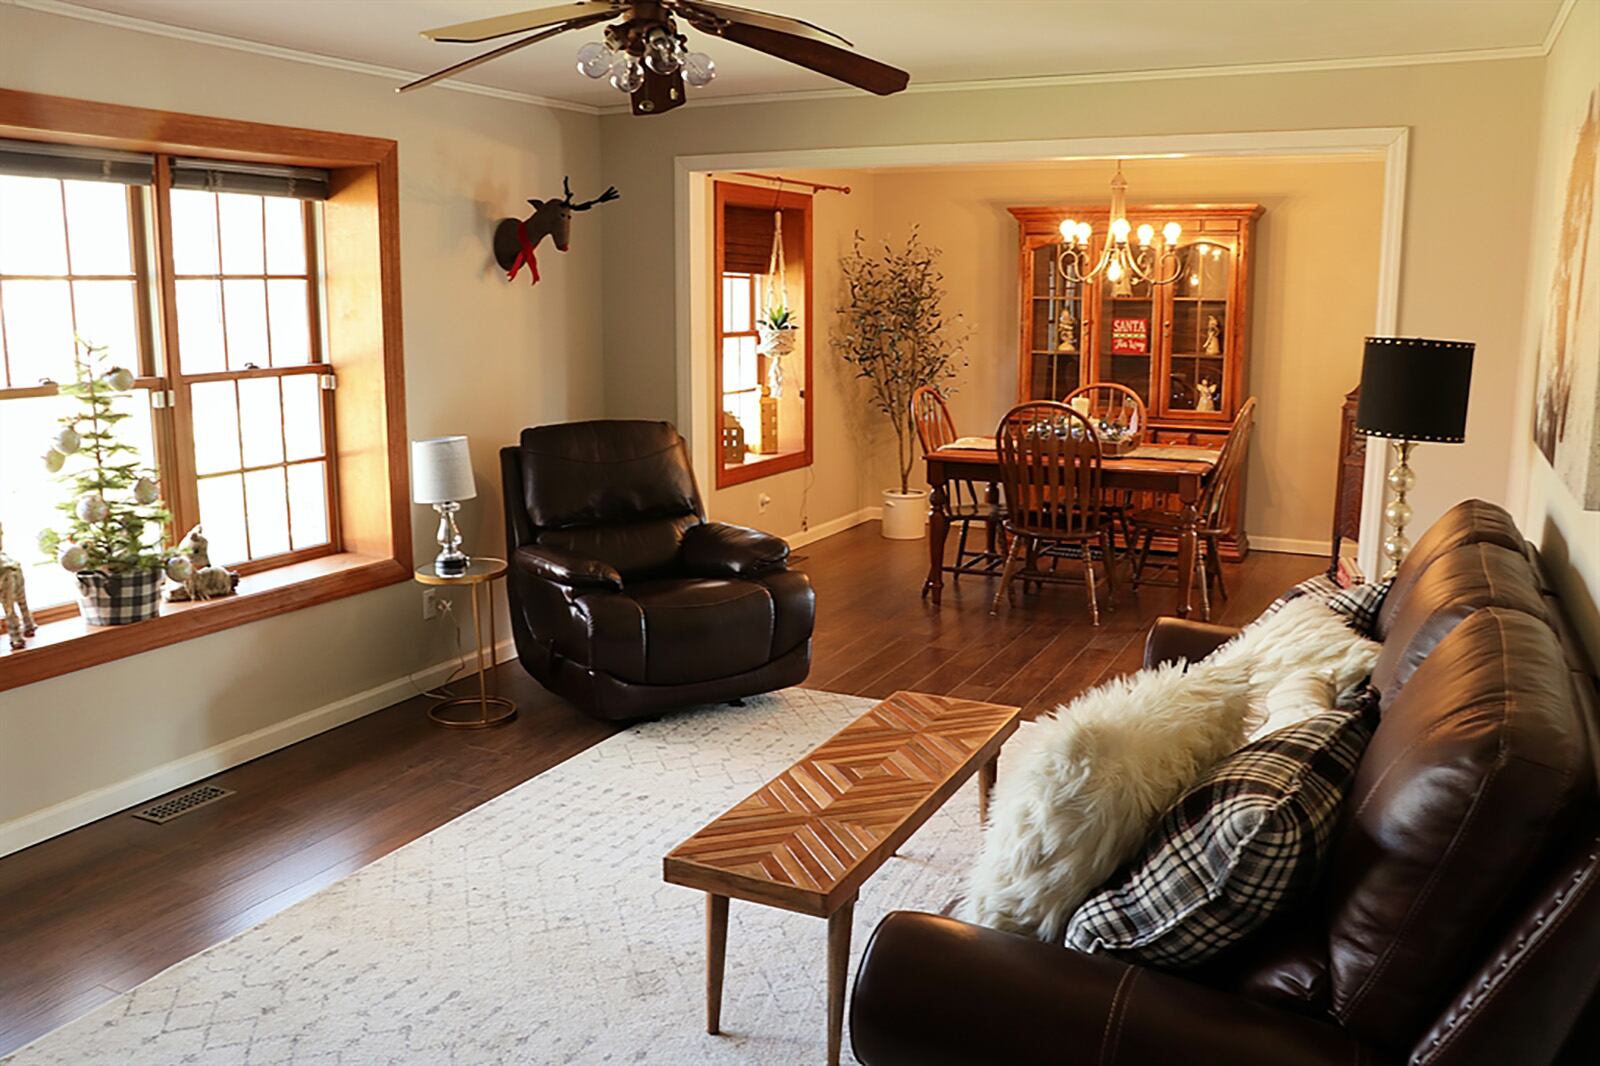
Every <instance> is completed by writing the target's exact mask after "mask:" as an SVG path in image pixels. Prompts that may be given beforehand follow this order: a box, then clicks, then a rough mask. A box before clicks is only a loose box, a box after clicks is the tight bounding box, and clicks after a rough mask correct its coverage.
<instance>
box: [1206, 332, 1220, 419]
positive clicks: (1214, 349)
mask: <svg viewBox="0 0 1600 1066" xmlns="http://www.w3.org/2000/svg"><path fill="white" fill-rule="evenodd" d="M1202 351H1204V352H1205V353H1206V354H1207V355H1221V354H1222V326H1221V324H1220V323H1218V322H1217V316H1216V315H1207V316H1206V343H1205V347H1204V348H1203V349H1202ZM1208 410H1209V408H1208Z"/></svg>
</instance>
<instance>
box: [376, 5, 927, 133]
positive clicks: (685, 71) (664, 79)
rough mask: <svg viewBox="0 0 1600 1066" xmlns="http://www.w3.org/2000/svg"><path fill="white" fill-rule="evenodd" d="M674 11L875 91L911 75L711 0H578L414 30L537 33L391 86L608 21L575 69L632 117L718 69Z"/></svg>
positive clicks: (779, 20)
mask: <svg viewBox="0 0 1600 1066" xmlns="http://www.w3.org/2000/svg"><path fill="white" fill-rule="evenodd" d="M679 19H681V20H683V22H684V23H685V24H687V25H688V26H690V27H692V28H694V29H696V30H699V31H700V32H701V33H707V34H710V35H712V36H714V37H721V38H723V39H724V40H728V41H733V42H734V43H735V44H742V45H744V46H745V47H746V48H754V49H755V50H756V51H758V52H765V53H767V54H768V55H770V56H776V57H778V58H779V59H783V60H786V61H788V62H790V63H794V64H796V65H798V66H802V67H805V68H806V69H808V70H814V71H816V72H817V73H819V74H825V75H827V76H828V77H830V78H834V79H836V80H838V81H842V82H845V83H846V84H849V85H854V86H856V87H858V88H861V89H866V90H867V91H868V92H873V93H877V94H878V95H879V96H888V95H889V94H890V93H897V92H899V91H900V90H901V89H904V88H905V87H906V83H907V82H909V81H910V78H911V76H910V75H909V74H907V73H906V72H905V71H903V70H898V69H896V68H895V67H891V66H889V65H888V64H886V63H879V62H878V61H877V60H875V59H869V58H867V57H866V56H864V55H859V54H858V53H856V52H853V51H849V50H848V49H851V48H853V47H854V46H853V45H852V44H851V43H850V42H849V41H847V40H845V39H844V38H843V37H841V36H839V35H838V34H837V33H833V32H832V31H830V30H825V29H823V28H822V27H821V26H815V25H813V24H811V23H809V22H804V21H802V20H800V19H794V18H789V17H787V16H784V15H771V14H768V13H766V12H764V11H751V10H749V9H748V8H742V7H730V6H729V5H727V4H720V3H712V2H710V0H577V2H576V3H570V4H561V5H559V6H557V7H545V8H539V9H537V10H535V11H522V12H519V13H517V14H514V15H498V16H496V17H494V18H486V19H478V20H476V21H473V22H462V23H458V24H457V25H454V26H440V27H439V28H438V29H432V30H423V31H422V35H423V36H424V37H426V38H428V39H429V40H430V41H447V42H451V43H475V42H478V41H492V40H497V39H498V38H501V37H511V36H514V35H516V34H522V33H529V31H537V32H533V33H531V34H530V35H529V36H527V37H521V38H519V39H518V40H515V41H512V42H510V43H509V44H503V45H500V46H499V47H498V48H493V49H491V50H489V51H487V52H484V53H483V54H482V55H478V56H474V57H473V58H471V59H468V60H466V61H464V62H461V63H457V64H455V65H454V66H449V67H445V68H444V69H443V70H440V71H436V72H435V73H433V74H429V75H428V76H427V77H425V78H418V79H417V80H416V81H414V82H411V83H410V84H408V85H402V86H400V88H399V89H398V90H397V91H398V92H405V91H407V90H409V89H420V88H422V87H423V86H424V85H432V84H433V83H434V82H436V81H441V80H443V79H445V78H449V77H453V76H455V75H457V74H460V73H461V72H462V71H465V70H468V69H470V68H472V67H475V66H477V65H478V64H479V63H487V62H488V61H489V60H491V59H498V58H500V57H501V56H504V55H509V54H511V53H512V52H515V51H517V50H518V49H519V48H526V47H527V46H528V45H530V44H537V43H538V42H540V41H543V40H547V39H549V38H551V37H554V36H555V35H556V34H558V33H565V32H567V31H568V30H579V29H584V28H586V27H589V26H595V25H598V24H600V23H602V22H606V23H613V25H608V26H607V27H606V28H605V41H604V43H601V42H599V41H593V42H590V43H589V44H586V45H584V46H583V47H582V48H580V49H579V50H578V70H579V72H581V73H582V74H584V75H587V76H588V77H591V78H609V79H610V80H611V84H612V85H613V86H615V87H616V88H617V89H618V90H620V91H622V92H625V93H627V94H628V96H629V97H630V99H631V100H632V105H633V113H634V114H635V115H659V114H661V113H662V112H664V111H671V110H672V109H673V108H675V107H679V106H681V105H682V104H683V103H684V100H685V96H686V88H685V86H686V84H687V85H691V86H694V87H696V88H700V87H702V86H705V85H708V84H710V82H711V79H712V78H714V77H716V73H717V68H716V64H715V63H714V62H713V61H712V59H711V57H710V56H708V55H706V54H705V53H704V52H692V51H690V50H689V46H688V45H689V42H688V38H687V37H685V36H684V35H683V34H682V33H680V32H679V29H678V20H679ZM841 46H842V47H841Z"/></svg>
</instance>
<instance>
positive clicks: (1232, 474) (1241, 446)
mask: <svg viewBox="0 0 1600 1066" xmlns="http://www.w3.org/2000/svg"><path fill="white" fill-rule="evenodd" d="M1255 420H1256V398H1255V397H1254V396H1252V397H1250V398H1249V399H1248V400H1246V401H1245V402H1244V406H1242V407H1240V408H1239V414H1238V415H1237V416H1235V418H1234V420H1233V428H1232V429H1230V430H1228V437H1227V439H1226V440H1224V441H1223V442H1222V452H1221V454H1220V455H1218V456H1217V469H1216V472H1215V473H1213V474H1212V475H1211V481H1210V483H1209V484H1208V485H1207V486H1206V492H1205V496H1204V498H1202V499H1201V501H1200V528H1201V529H1211V530H1217V531H1218V532H1231V531H1230V530H1224V529H1223V524H1224V522H1225V521H1226V519H1227V513H1228V494H1229V492H1231V491H1232V489H1233V483H1234V481H1235V479H1237V478H1238V476H1239V471H1240V470H1242V469H1243V468H1244V460H1245V456H1246V455H1248V454H1249V452H1250V430H1251V428H1252V427H1253V426H1254V425H1255Z"/></svg>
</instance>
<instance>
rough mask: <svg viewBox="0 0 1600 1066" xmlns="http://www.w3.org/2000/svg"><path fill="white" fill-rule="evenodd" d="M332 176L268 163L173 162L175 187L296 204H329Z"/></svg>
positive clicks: (191, 160)
mask: <svg viewBox="0 0 1600 1066" xmlns="http://www.w3.org/2000/svg"><path fill="white" fill-rule="evenodd" d="M328 182H329V176H328V172H327V171H326V170H317V169H314V168H311V167H280V166H272V165H270V164H265V163H231V162H225V161H223V160H220V159H174V160H173V161H172V187H173V188H174V189H202V190H204V191H206V192H237V193H249V194H251V195H253V196H291V197H293V198H295V199H296V200H326V199H327V198H328Z"/></svg>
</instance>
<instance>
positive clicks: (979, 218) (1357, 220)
mask: <svg viewBox="0 0 1600 1066" xmlns="http://www.w3.org/2000/svg"><path fill="white" fill-rule="evenodd" d="M1113 166H1114V164H1113V163H1111V162H1110V161H1092V162H1089V161H1085V162H1072V163H1051V164H1039V165H1026V166H1005V167H992V166H987V167H953V168H938V169H915V170H883V171H878V172H877V173H876V174H875V176H874V178H875V183H876V184H875V196H874V202H875V203H876V205H877V210H876V211H875V212H874V217H873V220H872V221H873V229H872V230H870V231H869V233H871V234H873V235H875V236H887V237H892V238H894V239H901V238H903V236H904V235H905V234H906V233H908V232H909V231H910V229H911V227H912V226H916V227H918V229H919V230H920V232H921V233H922V235H923V237H924V238H925V239H926V240H927V241H928V242H929V243H930V244H932V245H934V246H935V247H938V248H940V249H942V250H943V252H944V255H943V258H942V268H943V271H944V275H945V282H946V285H947V286H948V288H949V292H950V309H951V310H952V311H954V312H959V313H961V314H962V315H964V316H965V317H966V320H967V322H968V323H969V324H970V325H971V327H972V335H971V340H970V342H969V343H968V347H967V355H968V358H969V366H968V368H967V370H966V372H965V373H964V374H963V375H962V378H961V379H959V381H958V386H959V387H958V389H957V391H956V393H955V394H954V396H953V397H952V401H951V409H952V412H953V414H954V415H955V417H956V423H957V427H958V430H959V431H960V432H961V433H966V434H982V433H987V432H990V431H992V429H993V427H994V424H995V423H996V421H998V420H999V417H1000V415H1001V414H1003V413H1004V412H1005V411H1006V409H1007V408H1008V407H1010V406H1011V405H1012V404H1013V403H1015V402H1016V396H1017V336H1018V322H1017V314H1018V303H1017V239H1018V238H1017V224H1016V221H1015V219H1013V218H1012V217H1011V215H1010V213H1009V212H1008V211H1007V210H1006V209H1007V207H1010V206H1033V205H1049V204H1066V205H1077V204H1087V205H1103V204H1104V203H1105V200H1106V197H1107V195H1108V188H1107V183H1108V181H1109V180H1110V175H1111V171H1112V169H1113ZM1123 170H1124V173H1125V175H1126V177H1127V179H1128V182H1129V185H1130V189H1131V195H1132V197H1133V200H1134V202H1136V203H1259V204H1261V205H1262V206H1263V207H1264V208H1265V209H1266V210H1265V213H1264V215H1263V216H1262V218H1261V220H1260V222H1259V223H1258V224H1257V230H1256V243H1255V246H1254V271H1253V275H1254V287H1253V293H1252V297H1251V304H1250V308H1251V313H1250V322H1249V342H1250V365H1249V380H1248V383H1247V389H1248V391H1249V392H1250V393H1251V394H1253V395H1255V396H1257V397H1259V399H1260V407H1259V410H1258V428H1257V434H1256V436H1255V438H1254V440H1253V442H1252V454H1251V458H1250V472H1249V496H1248V498H1247V518H1246V525H1245V528H1246V529H1248V530H1249V532H1250V534H1251V536H1252V538H1254V539H1256V540H1258V541H1259V542H1260V543H1261V544H1262V545H1263V546H1267V547H1272V548H1280V549H1286V550H1302V551H1324V550H1326V548H1327V541H1328V529H1329V526H1330V525H1331V523H1332V516H1333V477H1334V468H1335V462H1334V457H1335V454H1336V450H1337V441H1338V409H1339V404H1340V401H1341V399H1342V397H1343V395H1344V394H1345V393H1346V392H1348V391H1349V390H1350V389H1351V388H1352V387H1353V386H1354V385H1355V384H1356V382H1357V381H1358V380H1359V379H1360V376H1361V339H1362V337H1364V336H1365V335H1366V334H1367V333H1369V332H1371V330H1372V324H1373V316H1374V313H1375V309H1376V305H1377V286H1376V284H1375V282H1374V272H1375V271H1376V269H1377V265H1378V229H1379V221H1380V215H1381V206H1382V195H1383V165H1382V163H1381V161H1375V160H1371V159H1366V160H1352V159H1334V158H1326V159H1297V160H1272V159H1140V160H1130V161H1128V162H1127V163H1126V164H1125V166H1124V168H1123Z"/></svg>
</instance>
